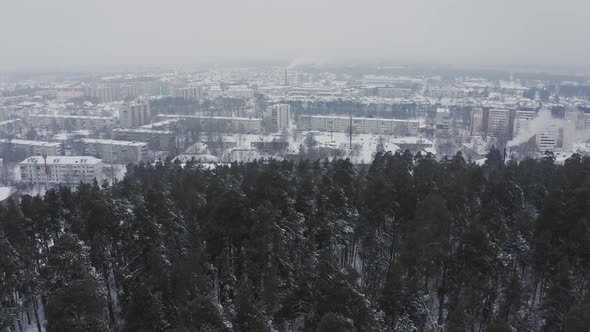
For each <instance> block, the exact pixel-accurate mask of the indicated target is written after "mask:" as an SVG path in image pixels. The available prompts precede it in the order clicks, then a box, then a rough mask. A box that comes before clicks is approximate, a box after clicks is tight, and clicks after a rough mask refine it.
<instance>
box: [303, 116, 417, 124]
mask: <svg viewBox="0 0 590 332" xmlns="http://www.w3.org/2000/svg"><path fill="white" fill-rule="evenodd" d="M301 117H310V118H323V119H346V120H349V119H350V117H349V116H340V115H301ZM352 120H374V121H392V122H416V123H420V121H419V120H409V119H408V120H406V119H386V118H357V117H353V118H352Z"/></svg>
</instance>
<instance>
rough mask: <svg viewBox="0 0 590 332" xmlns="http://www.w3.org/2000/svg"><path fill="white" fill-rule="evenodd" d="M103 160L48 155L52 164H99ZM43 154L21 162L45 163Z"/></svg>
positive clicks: (48, 160) (48, 161) (48, 159)
mask: <svg viewBox="0 0 590 332" xmlns="http://www.w3.org/2000/svg"><path fill="white" fill-rule="evenodd" d="M101 161H102V160H100V159H97V158H94V157H90V156H47V164H48V165H49V164H51V165H56V164H57V165H76V164H90V165H94V164H98V163H100V162H101ZM43 163H45V161H44V160H43V157H42V156H34V157H29V158H27V159H25V160H23V161H21V162H20V165H27V164H43Z"/></svg>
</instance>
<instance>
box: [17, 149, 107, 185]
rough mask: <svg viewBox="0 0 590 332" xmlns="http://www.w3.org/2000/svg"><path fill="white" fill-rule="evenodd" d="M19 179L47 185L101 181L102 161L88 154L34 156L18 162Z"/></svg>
mask: <svg viewBox="0 0 590 332" xmlns="http://www.w3.org/2000/svg"><path fill="white" fill-rule="evenodd" d="M19 169H20V179H21V181H22V182H26V183H31V184H45V185H48V186H56V185H70V186H75V185H77V184H79V183H80V182H82V183H92V182H93V181H94V180H95V179H96V180H97V181H99V182H100V181H102V179H103V174H102V161H101V160H100V159H96V158H94V157H88V156H67V157H66V156H46V157H43V156H34V157H29V158H27V159H25V160H23V161H22V162H20V163H19Z"/></svg>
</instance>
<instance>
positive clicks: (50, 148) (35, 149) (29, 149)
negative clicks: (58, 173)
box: [0, 139, 62, 160]
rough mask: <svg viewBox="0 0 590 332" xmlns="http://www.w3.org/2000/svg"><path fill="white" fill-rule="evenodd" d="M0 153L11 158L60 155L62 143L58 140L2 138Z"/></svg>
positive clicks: (0, 140)
mask: <svg viewBox="0 0 590 332" xmlns="http://www.w3.org/2000/svg"><path fill="white" fill-rule="evenodd" d="M0 153H1V155H2V156H3V157H4V158H6V159H11V160H18V159H23V158H27V157H30V156H41V155H51V156H58V155H61V154H62V145H61V144H60V143H56V142H42V141H29V140H20V139H0Z"/></svg>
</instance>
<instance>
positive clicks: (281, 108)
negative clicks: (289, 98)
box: [264, 104, 291, 133]
mask: <svg viewBox="0 0 590 332" xmlns="http://www.w3.org/2000/svg"><path fill="white" fill-rule="evenodd" d="M290 121H291V105H289V104H275V105H271V106H268V107H267V108H266V111H265V112H264V123H265V125H266V129H267V130H268V131H269V132H273V133H276V132H279V131H281V130H283V129H287V128H289V123H290Z"/></svg>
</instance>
